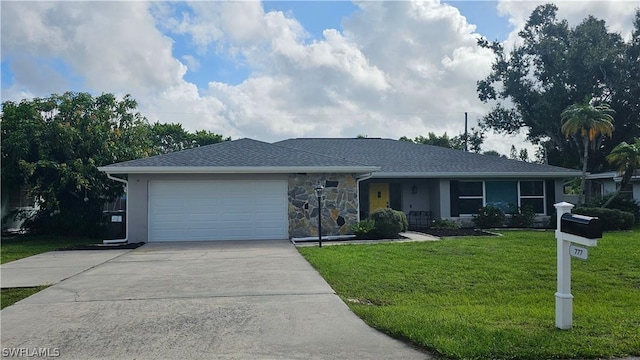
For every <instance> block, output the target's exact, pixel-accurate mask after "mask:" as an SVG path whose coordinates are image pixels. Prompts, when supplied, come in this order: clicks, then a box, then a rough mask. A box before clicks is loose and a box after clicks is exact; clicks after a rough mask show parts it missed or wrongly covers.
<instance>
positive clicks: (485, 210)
mask: <svg viewBox="0 0 640 360" xmlns="http://www.w3.org/2000/svg"><path fill="white" fill-rule="evenodd" d="M505 219H506V216H505V214H504V212H502V210H500V209H498V208H496V207H493V206H485V207H481V208H480V210H478V214H476V215H474V216H473V223H474V224H475V225H476V226H477V227H479V228H480V229H489V228H494V227H501V226H502V225H503V224H504V221H505Z"/></svg>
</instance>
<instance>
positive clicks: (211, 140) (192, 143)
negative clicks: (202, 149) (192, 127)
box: [151, 122, 231, 154]
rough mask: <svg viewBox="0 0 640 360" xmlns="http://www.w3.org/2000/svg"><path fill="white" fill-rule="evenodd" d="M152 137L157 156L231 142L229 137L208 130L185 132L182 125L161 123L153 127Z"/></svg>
mask: <svg viewBox="0 0 640 360" xmlns="http://www.w3.org/2000/svg"><path fill="white" fill-rule="evenodd" d="M151 136H152V137H153V151H154V153H155V154H166V153H170V152H174V151H180V150H184V149H191V148H196V147H199V146H205V145H210V144H216V143H219V142H223V141H229V140H231V138H229V137H226V138H225V137H223V136H222V135H218V134H215V133H212V132H209V131H206V130H198V131H196V132H194V133H191V132H188V131H187V130H185V129H184V128H183V127H182V124H173V123H172V124H161V123H159V122H156V123H154V124H153V125H151Z"/></svg>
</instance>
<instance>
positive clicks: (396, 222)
mask: <svg viewBox="0 0 640 360" xmlns="http://www.w3.org/2000/svg"><path fill="white" fill-rule="evenodd" d="M369 217H370V219H371V220H373V221H374V223H375V229H374V236H375V238H377V239H395V238H397V237H398V234H399V233H401V232H403V231H407V228H408V227H409V222H408V221H407V216H406V215H405V214H404V213H403V212H402V211H397V210H393V209H389V208H385V209H376V210H374V211H373V212H372V213H371V215H369Z"/></svg>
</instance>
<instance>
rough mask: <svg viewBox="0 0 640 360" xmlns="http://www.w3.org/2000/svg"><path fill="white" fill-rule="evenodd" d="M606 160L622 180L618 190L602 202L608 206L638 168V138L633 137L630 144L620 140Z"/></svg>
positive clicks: (639, 160)
mask: <svg viewBox="0 0 640 360" xmlns="http://www.w3.org/2000/svg"><path fill="white" fill-rule="evenodd" d="M606 159H607V162H609V164H611V165H613V166H615V167H616V170H618V175H622V182H621V183H620V187H619V188H618V190H617V191H616V192H615V193H614V194H613V195H612V196H611V197H610V198H609V201H607V202H605V203H604V204H602V207H605V208H606V207H609V204H610V203H611V202H613V201H614V200H615V198H617V197H618V195H619V194H620V189H624V188H625V187H626V186H627V185H629V183H631V178H632V177H633V174H635V172H636V170H637V169H640V138H638V139H635V142H634V143H632V144H627V143H626V142H624V141H623V142H621V143H620V144H618V145H616V147H615V148H613V150H611V152H610V153H609V155H607V158H606ZM637 221H638V215H637V213H636V222H637Z"/></svg>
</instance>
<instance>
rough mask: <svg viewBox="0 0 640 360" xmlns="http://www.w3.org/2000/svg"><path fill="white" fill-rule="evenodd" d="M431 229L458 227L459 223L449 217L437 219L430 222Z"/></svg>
mask: <svg viewBox="0 0 640 360" xmlns="http://www.w3.org/2000/svg"><path fill="white" fill-rule="evenodd" d="M431 228H432V229H438V230H439V229H460V224H458V223H457V222H455V221H453V220H449V219H438V220H435V221H434V222H433V224H431Z"/></svg>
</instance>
